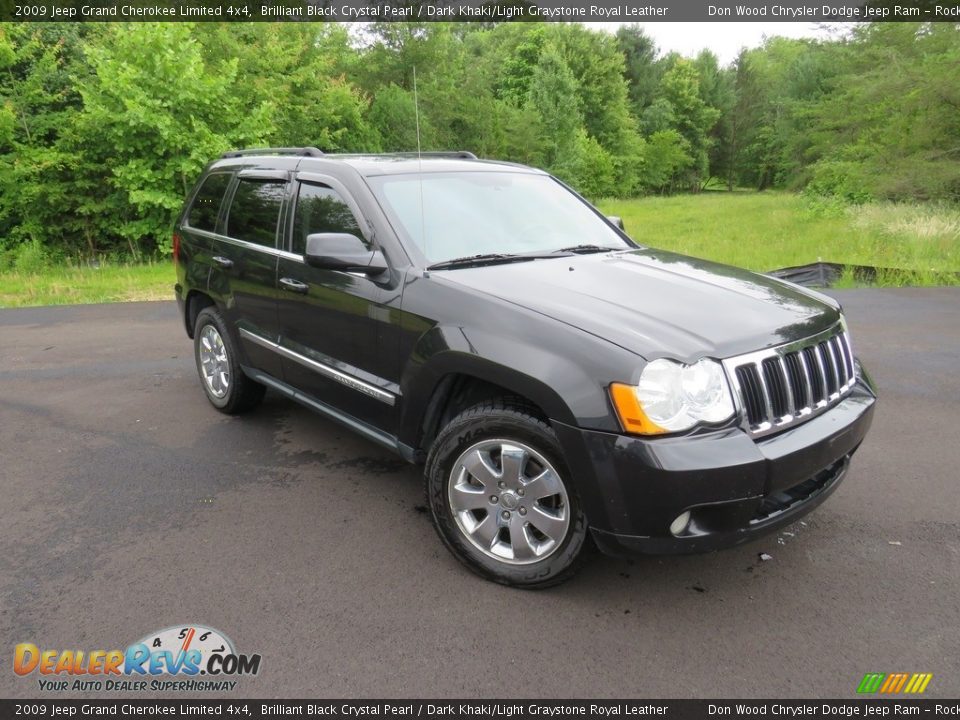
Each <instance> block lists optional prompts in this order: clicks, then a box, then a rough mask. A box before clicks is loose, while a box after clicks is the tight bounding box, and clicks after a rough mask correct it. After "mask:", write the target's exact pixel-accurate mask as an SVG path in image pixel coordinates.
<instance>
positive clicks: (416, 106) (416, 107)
mask: <svg viewBox="0 0 960 720" xmlns="http://www.w3.org/2000/svg"><path fill="white" fill-rule="evenodd" d="M413 112H414V117H415V118H416V124H417V178H418V185H419V188H420V231H421V232H422V233H423V254H424V255H425V256H426V257H427V258H428V259H429V253H428V252H427V215H426V212H425V211H424V209H423V153H422V151H421V150H420V99H419V97H418V96H417V66H416V65H414V66H413Z"/></svg>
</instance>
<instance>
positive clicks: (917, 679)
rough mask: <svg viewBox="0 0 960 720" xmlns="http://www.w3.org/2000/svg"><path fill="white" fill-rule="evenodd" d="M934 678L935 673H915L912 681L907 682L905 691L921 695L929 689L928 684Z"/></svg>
mask: <svg viewBox="0 0 960 720" xmlns="http://www.w3.org/2000/svg"><path fill="white" fill-rule="evenodd" d="M932 679H933V673H914V674H913V677H911V678H910V682H908V683H907V687H906V688H905V689H904V692H905V693H910V694H912V695H919V694H920V693H922V692H923V691H924V690H926V689H927V685H929V684H930V681H931V680H932Z"/></svg>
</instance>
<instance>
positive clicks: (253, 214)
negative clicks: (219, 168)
mask: <svg viewBox="0 0 960 720" xmlns="http://www.w3.org/2000/svg"><path fill="white" fill-rule="evenodd" d="M285 187H286V184H285V183H282V182H277V181H276V180H269V181H264V180H255V179H250V178H241V179H240V182H239V183H238V184H237V190H236V192H235V193H234V194H233V203H232V204H231V205H230V214H229V215H228V216H227V235H229V236H230V237H232V238H236V239H237V240H246V241H247V242H252V243H256V244H257V245H265V246H267V247H274V243H275V241H276V236H277V221H278V220H279V219H280V204H281V203H282V202H283V193H284V188H285Z"/></svg>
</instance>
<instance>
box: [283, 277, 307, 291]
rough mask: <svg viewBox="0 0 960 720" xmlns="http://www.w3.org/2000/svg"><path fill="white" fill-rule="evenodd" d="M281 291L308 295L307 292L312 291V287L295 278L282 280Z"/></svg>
mask: <svg viewBox="0 0 960 720" xmlns="http://www.w3.org/2000/svg"><path fill="white" fill-rule="evenodd" d="M280 289H281V290H287V291H288V292H295V293H303V294H306V293H307V291H308V290H310V286H309V285H307V284H306V283H305V282H300V281H299V280H294V279H293V278H280Z"/></svg>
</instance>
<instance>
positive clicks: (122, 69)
mask: <svg viewBox="0 0 960 720" xmlns="http://www.w3.org/2000/svg"><path fill="white" fill-rule="evenodd" d="M720 27H722V26H720ZM418 120H419V128H420V144H421V146H422V148H423V149H424V150H430V149H468V150H472V151H473V152H475V153H477V154H478V155H480V156H483V157H489V158H499V159H506V160H512V161H517V162H521V163H527V164H532V165H536V166H539V167H544V168H547V169H549V170H550V171H551V172H553V173H554V174H555V175H557V176H558V177H560V178H561V179H563V180H565V181H567V182H568V183H570V184H571V185H573V186H574V187H576V188H577V189H578V190H579V191H580V192H582V193H583V194H584V195H586V196H587V197H590V198H601V197H609V196H618V197H632V196H638V195H643V194H651V193H676V192H699V191H701V190H703V189H704V188H705V187H706V186H708V185H710V186H711V187H712V186H714V185H719V186H721V187H726V188H730V189H733V188H743V187H746V188H754V189H758V190H763V189H767V188H786V189H793V190H801V189H804V190H805V191H806V192H809V193H812V194H815V195H823V196H826V197H830V198H837V199H839V200H840V201H842V202H863V201H866V200H870V199H894V200H906V199H909V200H917V199H919V200H945V201H957V200H960V26H958V25H956V24H951V23H939V24H934V23H930V24H927V23H877V24H862V25H858V26H856V27H855V28H854V29H853V30H852V31H851V32H850V33H849V34H848V35H844V36H843V37H836V38H833V39H829V40H819V41H813V40H791V39H785V38H778V37H775V38H770V39H768V40H767V41H766V42H765V43H764V44H763V46H761V47H759V48H755V49H745V50H743V51H742V52H741V53H740V54H739V56H738V57H737V58H736V59H735V60H734V61H733V62H732V63H729V64H728V65H723V64H721V63H720V62H719V61H718V59H717V57H716V56H715V55H714V54H712V53H711V52H709V51H707V50H704V51H703V52H701V53H700V54H699V55H697V56H696V57H694V58H686V57H682V56H680V55H678V54H676V53H666V54H665V53H661V52H660V51H659V50H658V48H657V47H656V45H655V43H654V41H653V40H652V39H651V38H650V37H649V36H648V35H646V34H645V33H644V32H643V30H642V29H641V28H640V27H639V26H622V27H621V28H619V30H618V31H617V33H616V34H615V35H614V34H610V33H607V32H604V31H600V30H595V29H591V28H590V27H589V26H584V25H580V24H566V23H546V24H541V23H500V24H484V23H423V24H417V23H382V24H377V23H374V24H370V25H366V26H363V27H362V28H360V29H358V28H357V27H352V28H351V27H350V26H346V25H339V24H310V23H275V24H272V23H249V24H213V23H201V24H190V23H156V24H150V23H134V24H123V23H108V24H89V23H85V24H72V23H42V24H6V25H4V26H2V27H0V156H2V161H0V258H2V257H3V255H4V253H6V255H7V257H9V256H10V254H11V253H16V252H17V251H18V249H22V248H23V247H24V246H25V245H28V246H29V247H31V248H32V249H33V250H34V251H44V252H52V253H61V254H69V255H72V256H78V255H79V256H84V257H92V256H97V255H99V254H114V255H123V256H127V257H131V258H143V257H150V256H156V255H165V254H169V252H170V236H169V233H170V227H171V224H172V221H173V218H174V216H175V214H176V212H177V211H178V209H179V208H180V206H181V203H182V201H183V197H184V195H185V194H186V193H187V192H188V190H189V188H190V187H191V185H192V183H193V182H194V180H195V178H196V177H197V175H198V174H199V172H200V170H201V169H202V168H203V166H204V165H205V164H206V163H207V162H208V161H209V160H210V159H211V158H215V157H217V156H218V155H219V154H221V153H222V152H223V151H225V150H228V149H231V148H236V147H247V146H259V145H271V146H288V145H289V146H299V145H313V146H317V147H320V148H321V149H323V150H325V151H328V152H390V151H411V150H414V149H416V147H417V134H416V132H417V131H416V129H417V126H418Z"/></svg>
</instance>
